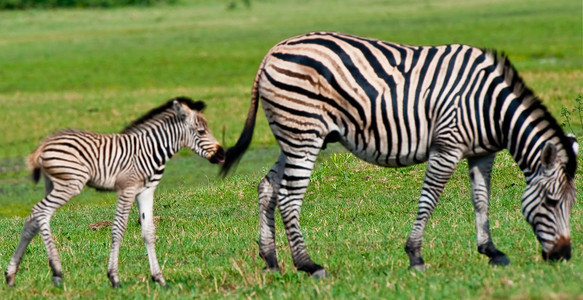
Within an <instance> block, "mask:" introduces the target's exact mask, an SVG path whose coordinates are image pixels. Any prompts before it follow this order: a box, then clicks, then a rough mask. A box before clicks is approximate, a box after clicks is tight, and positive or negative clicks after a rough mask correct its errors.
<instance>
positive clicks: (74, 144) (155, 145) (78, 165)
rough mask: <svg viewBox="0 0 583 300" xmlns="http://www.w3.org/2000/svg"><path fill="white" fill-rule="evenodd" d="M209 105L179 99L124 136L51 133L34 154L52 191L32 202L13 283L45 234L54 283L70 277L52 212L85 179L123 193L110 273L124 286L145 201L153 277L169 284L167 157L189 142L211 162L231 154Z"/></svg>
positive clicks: (13, 264) (10, 272)
mask: <svg viewBox="0 0 583 300" xmlns="http://www.w3.org/2000/svg"><path fill="white" fill-rule="evenodd" d="M203 108H204V103H202V102H200V101H198V102H194V101H192V100H191V99H189V98H185V97H179V98H176V99H172V100H170V101H168V102H167V103H166V104H164V105H162V106H160V107H158V108H155V109H153V110H152V111H150V112H149V113H148V114H146V115H145V116H143V117H142V118H140V119H139V120H137V121H135V122H134V123H132V124H131V125H130V126H128V127H127V128H126V129H125V130H124V131H123V132H122V133H121V134H99V133H93V132H87V131H82V130H72V129H67V130H62V131H59V132H57V133H54V134H53V135H51V136H49V137H48V138H46V139H45V140H44V141H43V142H42V143H41V145H40V146H39V147H38V148H37V149H36V150H35V151H34V152H33V153H32V154H31V155H30V156H29V157H28V164H29V166H30V167H31V169H33V171H34V173H33V174H34V177H35V180H36V181H38V179H39V178H40V175H41V174H42V175H43V177H44V180H45V197H44V198H43V200H42V201H40V202H39V203H38V204H36V205H35V206H34V207H33V208H32V213H31V215H30V216H29V217H28V218H27V219H26V222H25V225H24V229H23V233H22V237H21V240H20V243H19V245H18V247H17V248H16V250H15V253H14V255H13V257H12V260H11V261H10V264H9V265H8V268H7V269H6V272H5V276H6V281H7V283H8V285H10V286H12V285H14V278H15V276H16V272H17V271H18V266H19V264H20V261H21V258H22V256H23V254H24V251H25V250H26V247H27V246H28V244H29V243H30V241H31V239H32V238H33V237H34V236H35V235H36V234H37V233H39V232H40V235H41V237H42V239H43V242H44V243H45V245H46V248H47V253H48V258H49V264H50V266H51V268H52V271H53V282H54V283H55V285H59V284H60V283H61V281H62V268H61V262H60V260H59V256H58V253H57V249H56V247H55V245H54V242H53V239H52V236H51V230H50V226H49V220H50V218H51V216H52V214H53V213H54V212H55V211H56V210H57V209H58V208H59V207H61V206H63V205H64V204H65V203H67V202H68V201H69V199H71V198H72V197H74V196H75V195H77V194H79V193H80V192H81V190H82V189H83V187H84V186H85V185H88V186H91V187H94V188H97V189H100V190H112V191H116V192H117V194H118V202H117V208H116V212H115V218H114V222H113V226H112V247H111V253H110V258H109V267H108V276H109V279H110V281H111V284H112V285H113V286H114V287H119V286H120V283H119V277H118V256H119V248H120V244H121V241H122V238H123V234H124V232H125V228H126V225H127V219H128V214H129V212H130V208H131V206H132V203H133V202H134V199H137V202H138V207H139V211H140V221H141V225H142V237H143V239H144V242H145V244H146V250H147V252H148V258H149V260H150V274H151V276H152V279H153V280H154V281H156V282H158V283H160V284H162V285H165V281H164V277H163V276H162V271H161V270H160V267H159V265H158V260H157V258H156V251H155V248H154V242H155V236H154V231H155V228H154V222H153V212H152V207H153V201H154V190H155V189H156V187H157V186H158V183H159V182H160V179H161V178H162V173H163V171H164V167H165V164H166V161H168V159H170V158H171V157H172V156H173V155H174V154H175V153H176V152H177V151H178V150H180V149H181V148H184V147H188V148H190V149H192V150H193V151H194V152H196V153H197V154H199V155H200V156H202V157H204V158H207V159H208V160H210V161H211V162H221V161H222V160H223V159H224V152H223V149H222V148H221V146H220V145H219V143H218V142H217V141H216V139H215V138H214V137H213V136H212V134H211V133H210V131H209V129H208V127H207V123H206V120H205V119H204V117H203V116H202V114H201V113H200V111H201V110H202V109H203Z"/></svg>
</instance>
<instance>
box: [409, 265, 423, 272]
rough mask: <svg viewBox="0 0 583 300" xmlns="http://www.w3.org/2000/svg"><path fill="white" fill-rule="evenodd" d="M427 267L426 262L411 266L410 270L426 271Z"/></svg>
mask: <svg viewBox="0 0 583 300" xmlns="http://www.w3.org/2000/svg"><path fill="white" fill-rule="evenodd" d="M425 269H426V268H425V264H422V265H414V266H409V270H413V271H419V272H425Z"/></svg>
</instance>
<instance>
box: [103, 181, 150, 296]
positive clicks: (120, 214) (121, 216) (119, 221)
mask: <svg viewBox="0 0 583 300" xmlns="http://www.w3.org/2000/svg"><path fill="white" fill-rule="evenodd" d="M117 198H118V200H117V207H116V209H115V218H114V219H113V226H112V229H111V236H112V242H111V252H110V254H109V266H108V268H107V276H108V277H109V281H111V285H112V286H113V287H115V288H118V287H120V286H121V285H120V283H119V276H118V273H119V269H118V258H119V247H120V245H121V241H122V239H123V234H124V232H125V230H126V226H127V223H128V215H129V213H130V209H131V208H132V203H133V202H134V199H135V198H136V189H135V188H126V189H124V190H121V191H118V196H117ZM143 225H144V224H142V226H143Z"/></svg>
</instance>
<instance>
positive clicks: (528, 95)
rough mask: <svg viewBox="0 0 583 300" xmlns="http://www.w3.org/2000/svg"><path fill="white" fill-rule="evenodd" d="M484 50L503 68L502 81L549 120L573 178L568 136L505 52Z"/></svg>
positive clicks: (573, 162)
mask: <svg viewBox="0 0 583 300" xmlns="http://www.w3.org/2000/svg"><path fill="white" fill-rule="evenodd" d="M484 51H486V52H487V53H489V54H490V55H492V57H493V58H494V61H495V64H496V65H498V66H501V67H502V68H503V69H502V70H503V74H504V81H505V82H506V84H507V85H508V86H511V87H514V88H515V89H514V91H516V92H517V93H518V94H519V95H520V97H521V98H522V99H530V100H529V101H528V102H529V104H528V105H529V107H530V109H531V110H532V111H535V110H539V111H542V112H543V116H544V117H543V118H544V119H545V120H546V121H547V122H549V127H550V128H551V129H552V130H554V131H555V132H556V134H557V136H558V137H559V139H560V143H561V145H562V147H563V149H564V151H565V152H563V153H565V154H566V156H567V157H566V159H564V160H562V161H563V162H564V164H563V167H564V169H565V172H566V174H567V176H569V177H570V178H571V179H572V178H574V177H575V172H576V171H577V157H576V154H575V152H574V150H573V146H572V145H571V142H570V141H569V138H568V137H567V135H566V134H565V132H564V131H563V128H561V126H560V125H559V123H558V122H557V120H556V119H555V118H554V117H553V116H552V115H551V113H550V112H549V111H548V109H547V108H546V106H545V105H544V104H543V102H542V101H541V100H540V98H538V97H537V96H536V95H535V93H534V92H533V91H532V90H531V89H530V88H529V87H528V86H527V85H526V84H525V83H524V80H522V78H521V77H520V75H519V74H518V71H516V68H515V67H514V66H513V65H512V63H511V62H510V60H509V59H508V56H506V54H505V53H503V52H502V53H498V52H497V51H496V50H493V49H484ZM516 88H518V89H516ZM541 147H542V146H541ZM559 153H561V151H559Z"/></svg>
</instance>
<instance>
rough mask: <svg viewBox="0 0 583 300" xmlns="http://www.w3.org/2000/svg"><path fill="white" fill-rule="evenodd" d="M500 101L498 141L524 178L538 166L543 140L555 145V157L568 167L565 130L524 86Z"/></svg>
mask: <svg viewBox="0 0 583 300" xmlns="http://www.w3.org/2000/svg"><path fill="white" fill-rule="evenodd" d="M504 98H505V99H498V101H500V102H502V103H503V105H501V107H502V109H501V111H500V117H501V118H500V122H499V125H500V131H501V133H502V137H503V138H502V143H503V145H504V146H505V148H506V149H508V151H509V152H510V154H511V155H512V157H513V158H514V160H516V163H517V164H518V166H519V167H520V169H521V170H522V171H523V172H524V175H525V177H526V179H527V180H529V178H530V177H532V175H533V174H536V173H537V172H538V171H539V169H540V168H541V153H542V149H543V146H544V145H545V144H546V143H547V142H551V143H553V144H555V145H556V146H557V148H558V157H559V158H560V159H561V160H562V162H563V165H565V166H568V164H569V160H570V159H571V158H570V156H569V155H570V154H569V152H568V151H570V150H571V149H569V145H568V142H567V139H566V136H565V133H564V132H563V130H562V129H561V127H560V126H559V125H558V123H557V121H556V120H555V119H554V118H553V116H551V114H550V113H549V112H548V111H547V109H546V108H545V107H544V105H543V104H542V103H541V101H540V100H539V99H538V98H537V97H536V96H534V95H533V94H532V92H531V91H530V90H528V89H526V88H525V89H524V90H523V91H522V93H521V94H520V95H516V94H514V93H511V94H510V95H507V96H505V97H504Z"/></svg>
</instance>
